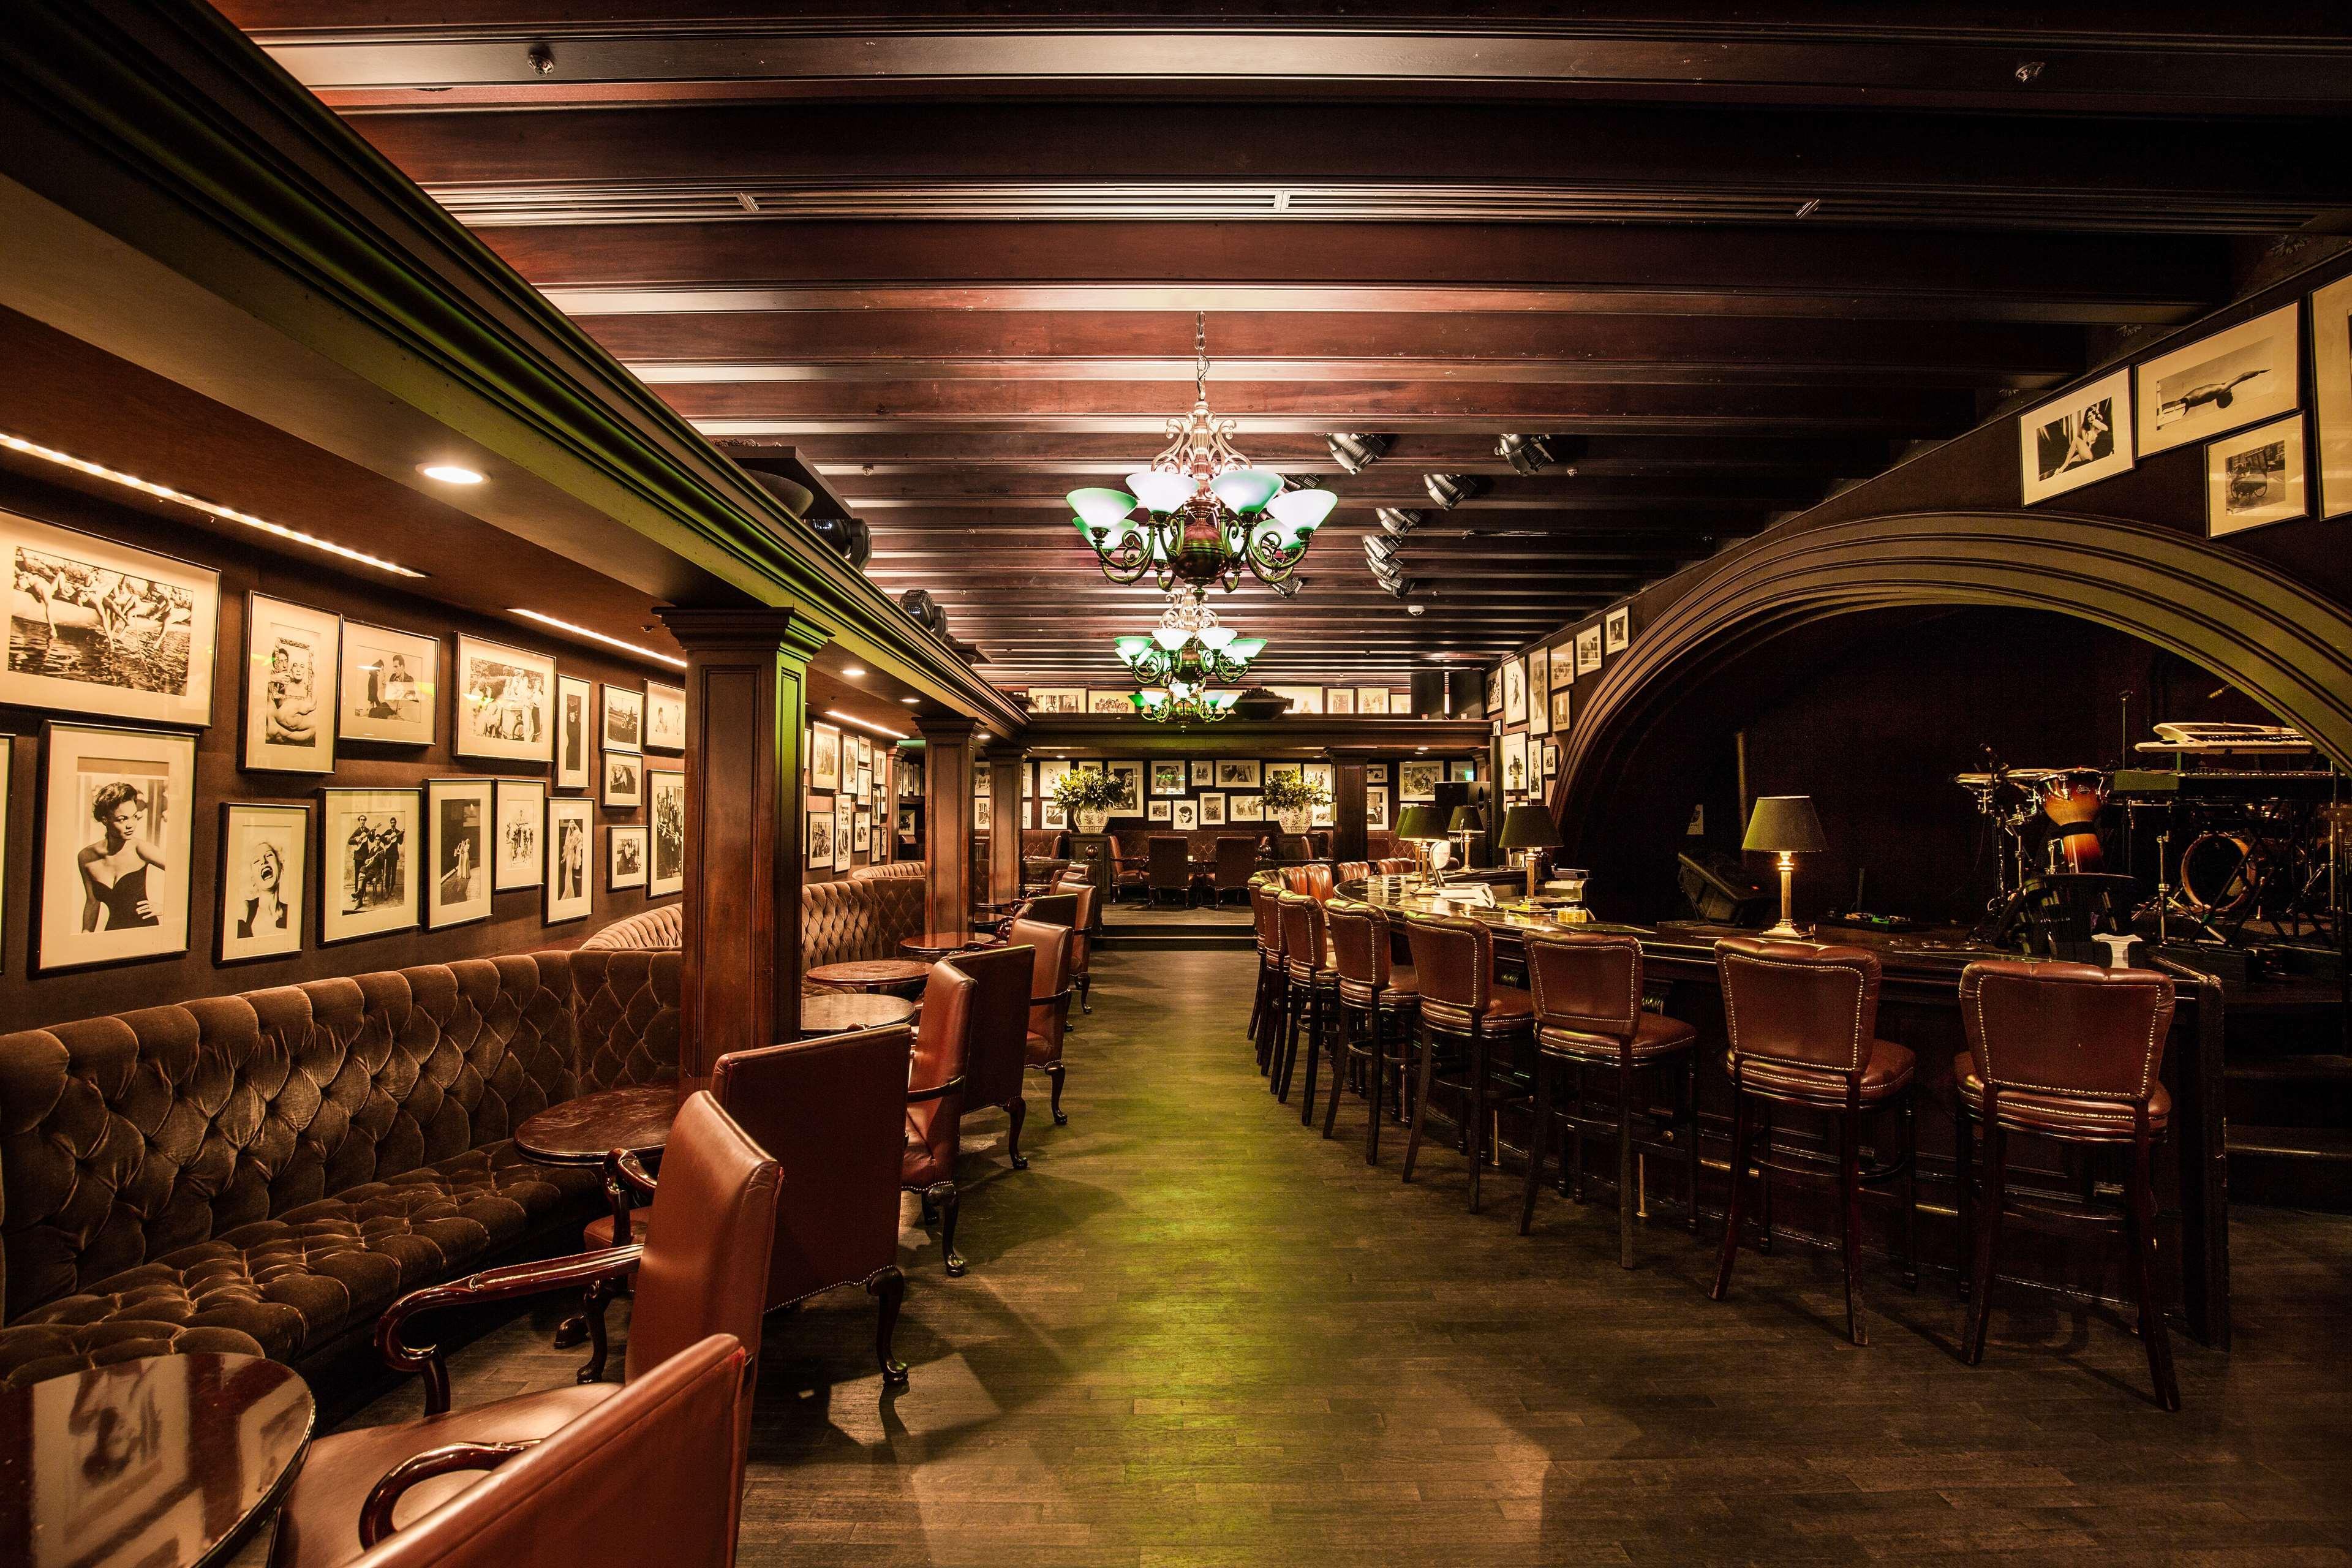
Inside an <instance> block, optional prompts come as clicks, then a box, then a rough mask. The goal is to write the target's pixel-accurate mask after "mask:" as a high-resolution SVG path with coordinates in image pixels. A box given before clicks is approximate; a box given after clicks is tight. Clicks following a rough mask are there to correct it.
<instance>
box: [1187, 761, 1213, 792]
mask: <svg viewBox="0 0 2352 1568" xmlns="http://www.w3.org/2000/svg"><path fill="white" fill-rule="evenodd" d="M1216 783H1217V764H1216V763H1213V762H1210V761H1208V760H1207V759H1206V758H1196V759H1195V760H1194V761H1193V763H1192V787H1193V788H1194V789H1213V788H1214V787H1215V786H1216Z"/></svg>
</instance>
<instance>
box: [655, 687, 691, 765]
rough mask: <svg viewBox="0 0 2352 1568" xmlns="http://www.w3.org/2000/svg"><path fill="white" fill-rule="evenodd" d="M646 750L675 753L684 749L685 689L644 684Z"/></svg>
mask: <svg viewBox="0 0 2352 1568" xmlns="http://www.w3.org/2000/svg"><path fill="white" fill-rule="evenodd" d="M685 750H686V688H685V687H683V686H671V685H669V684H667V682H664V681H659V680H648V681H646V751H648V752H670V753H672V754H675V753H677V752H683V751H685Z"/></svg>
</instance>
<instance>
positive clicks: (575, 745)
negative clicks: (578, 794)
mask: <svg viewBox="0 0 2352 1568" xmlns="http://www.w3.org/2000/svg"><path fill="white" fill-rule="evenodd" d="M595 700H596V683H595V682H594V681H593V680H583V679H581V678H580V677H578V676H576V675H563V676H558V677H557V678H556V681H555V787H556V788H558V789H586V788H588V787H589V786H590V785H592V784H594V783H595V782H596V763H595V762H594V760H593V759H594V757H595V755H596V737H595V731H594V730H593V727H592V726H593V720H592V719H591V717H590V715H591V714H592V713H593V711H594V710H593V707H592V704H593V703H594V701H595Z"/></svg>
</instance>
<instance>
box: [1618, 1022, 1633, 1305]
mask: <svg viewBox="0 0 2352 1568" xmlns="http://www.w3.org/2000/svg"><path fill="white" fill-rule="evenodd" d="M1617 1267H1618V1268H1633V1058H1632V1057H1631V1056H1621V1057H1619V1058H1618V1060H1617Z"/></svg>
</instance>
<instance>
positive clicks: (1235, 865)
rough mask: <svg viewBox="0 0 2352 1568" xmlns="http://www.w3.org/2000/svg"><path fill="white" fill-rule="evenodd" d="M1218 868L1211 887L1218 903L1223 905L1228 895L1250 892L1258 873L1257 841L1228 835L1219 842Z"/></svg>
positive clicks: (1217, 851)
mask: <svg viewBox="0 0 2352 1568" xmlns="http://www.w3.org/2000/svg"><path fill="white" fill-rule="evenodd" d="M1216 856H1217V868H1216V873H1215V876H1214V878H1213V881H1212V883H1211V886H1212V887H1213V889H1215V892H1216V898H1217V902H1219V903H1221V904H1222V903H1223V902H1224V901H1225V895H1226V894H1228V893H1240V894H1243V895H1244V896H1246V895H1247V894H1248V892H1249V881H1250V878H1251V877H1253V876H1255V874H1256V873H1257V840H1256V839H1255V838H1236V837H1233V836H1232V835H1230V834H1228V835H1225V836H1224V837H1220V838H1219V839H1218V840H1217V848H1216Z"/></svg>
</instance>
